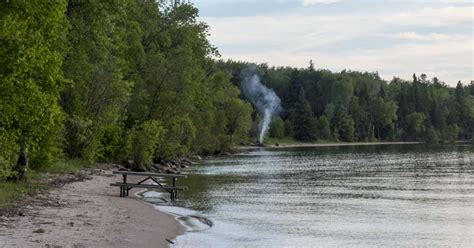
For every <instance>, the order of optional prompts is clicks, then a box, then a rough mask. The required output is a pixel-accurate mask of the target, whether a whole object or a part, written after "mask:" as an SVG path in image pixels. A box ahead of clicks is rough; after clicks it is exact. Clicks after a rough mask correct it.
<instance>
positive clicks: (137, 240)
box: [0, 169, 185, 248]
mask: <svg viewBox="0 0 474 248" xmlns="http://www.w3.org/2000/svg"><path fill="white" fill-rule="evenodd" d="M116 181H120V178H119V176H116V175H113V174H112V170H111V169H107V170H98V171H96V172H94V173H91V175H90V176H88V178H87V179H86V180H84V181H79V182H73V183H68V184H65V185H64V186H63V187H60V188H55V189H53V190H50V191H48V192H47V193H46V194H45V195H38V196H35V197H34V198H33V199H32V200H31V202H30V203H28V204H27V205H26V206H23V207H22V210H21V212H20V214H19V215H16V216H14V217H8V218H7V217H3V218H2V217H0V218H2V219H0V247H2V248H3V247H168V246H169V243H168V241H167V240H166V239H169V240H173V239H174V238H175V237H176V236H177V235H180V234H182V233H184V231H185V229H184V227H183V226H182V225H180V224H179V223H178V222H177V221H176V220H175V218H174V217H173V216H170V215H167V214H164V213H161V212H159V211H157V210H155V209H154V208H153V207H152V206H151V205H149V204H148V203H145V202H144V201H142V200H140V199H138V198H137V197H135V196H134V195H133V194H132V191H131V192H130V196H129V197H128V198H120V197H119V189H118V188H116V187H110V186H109V184H110V183H112V182H116Z"/></svg>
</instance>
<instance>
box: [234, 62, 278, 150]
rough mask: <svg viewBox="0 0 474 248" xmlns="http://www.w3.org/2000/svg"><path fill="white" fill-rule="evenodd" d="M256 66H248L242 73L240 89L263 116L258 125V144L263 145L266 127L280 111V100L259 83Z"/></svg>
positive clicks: (270, 90)
mask: <svg viewBox="0 0 474 248" xmlns="http://www.w3.org/2000/svg"><path fill="white" fill-rule="evenodd" d="M256 72H257V70H256V66H255V65H253V66H249V68H247V69H246V70H244V71H243V72H242V76H243V81H242V82H241V85H240V86H241V88H242V91H243V93H244V94H245V96H246V97H247V98H248V99H249V100H250V101H252V103H253V104H254V105H255V106H256V107H257V109H258V111H259V112H260V113H262V114H263V121H262V123H261V125H260V136H259V142H260V143H261V144H263V138H264V137H265V134H266V133H267V132H268V127H269V125H270V122H271V121H272V119H273V116H275V115H277V114H278V113H280V111H281V106H280V102H281V101H280V98H279V97H278V96H277V94H275V92H274V91H273V90H272V89H269V88H267V87H266V86H265V85H263V84H262V83H261V82H260V77H259V76H258V75H257V73H256Z"/></svg>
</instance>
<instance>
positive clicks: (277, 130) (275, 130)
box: [269, 117, 285, 139]
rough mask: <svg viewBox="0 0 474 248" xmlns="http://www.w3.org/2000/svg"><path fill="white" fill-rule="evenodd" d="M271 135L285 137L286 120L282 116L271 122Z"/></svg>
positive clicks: (278, 137)
mask: <svg viewBox="0 0 474 248" xmlns="http://www.w3.org/2000/svg"><path fill="white" fill-rule="evenodd" d="M269 134H270V137H272V138H277V139H281V138H283V137H285V122H284V121H283V120H282V119H281V118H280V117H277V118H275V119H274V120H273V121H272V122H271V123H270V130H269Z"/></svg>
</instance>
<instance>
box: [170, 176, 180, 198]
mask: <svg viewBox="0 0 474 248" xmlns="http://www.w3.org/2000/svg"><path fill="white" fill-rule="evenodd" d="M176 180H178V179H177V178H176V177H173V187H176ZM171 195H172V197H171V200H173V201H174V200H176V198H177V197H178V190H176V189H175V190H172V191H171Z"/></svg>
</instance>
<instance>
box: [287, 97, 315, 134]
mask: <svg viewBox="0 0 474 248" xmlns="http://www.w3.org/2000/svg"><path fill="white" fill-rule="evenodd" d="M295 106H296V107H295V110H294V112H293V113H292V117H291V119H292V124H293V136H294V138H295V139H296V140H298V141H305V142H308V141H314V140H316V132H317V131H316V122H315V120H314V118H313V113H312V111H311V106H310V104H309V102H308V101H307V100H306V99H305V93H304V90H303V89H301V91H300V97H299V101H298V103H297V104H296V105H295Z"/></svg>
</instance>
